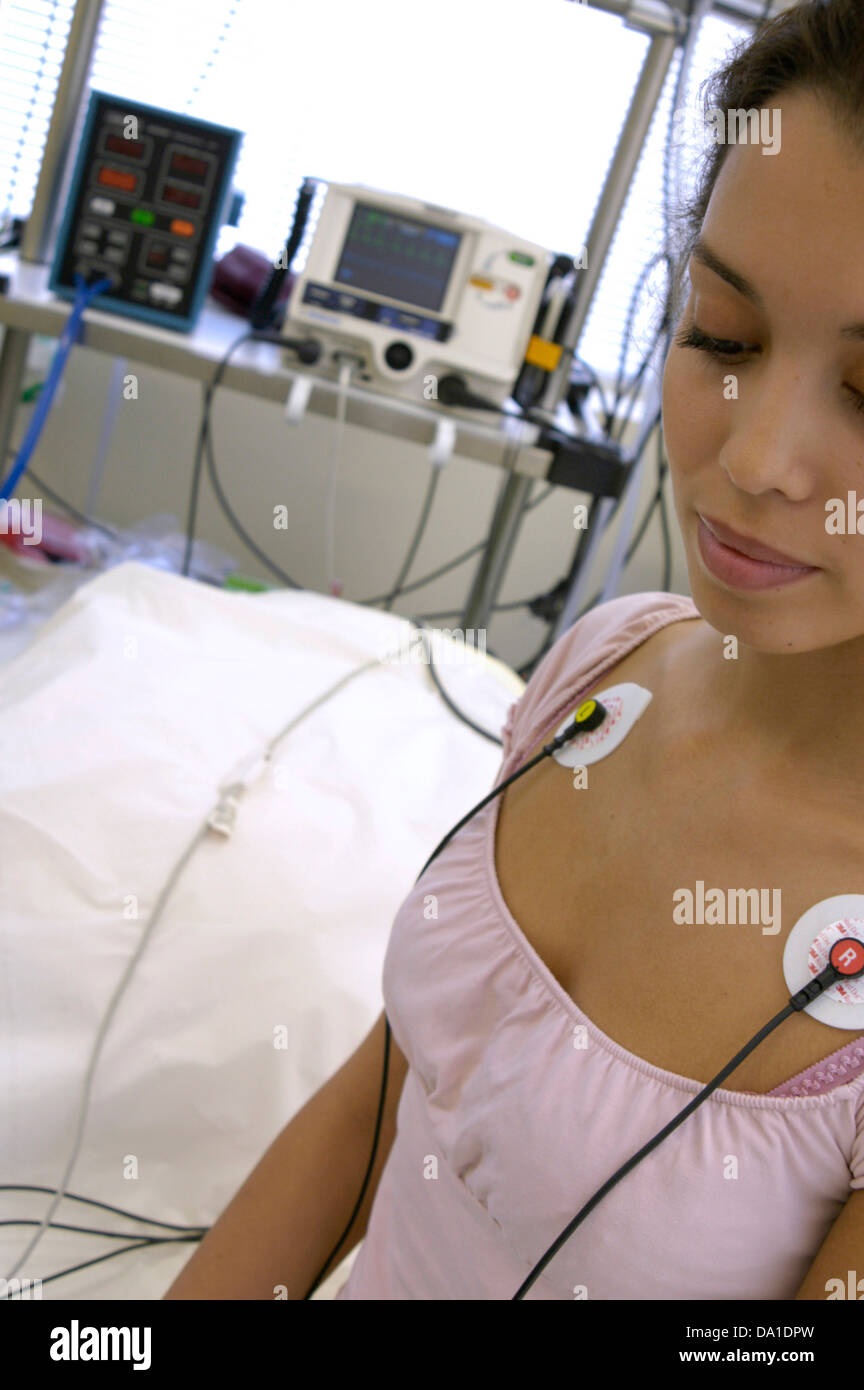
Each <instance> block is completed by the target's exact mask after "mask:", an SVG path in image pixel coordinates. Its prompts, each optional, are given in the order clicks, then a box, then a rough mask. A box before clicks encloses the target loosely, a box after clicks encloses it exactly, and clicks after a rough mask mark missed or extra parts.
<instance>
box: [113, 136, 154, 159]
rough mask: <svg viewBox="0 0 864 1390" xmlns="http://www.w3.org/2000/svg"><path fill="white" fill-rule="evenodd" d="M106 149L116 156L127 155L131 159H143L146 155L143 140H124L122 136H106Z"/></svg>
mask: <svg viewBox="0 0 864 1390" xmlns="http://www.w3.org/2000/svg"><path fill="white" fill-rule="evenodd" d="M105 148H106V150H111V151H112V152H113V153H114V154H125V155H128V157H129V158H130V159H141V158H143V155H144V144H143V142H142V141H141V140H124V139H123V136H122V135H106V137H105Z"/></svg>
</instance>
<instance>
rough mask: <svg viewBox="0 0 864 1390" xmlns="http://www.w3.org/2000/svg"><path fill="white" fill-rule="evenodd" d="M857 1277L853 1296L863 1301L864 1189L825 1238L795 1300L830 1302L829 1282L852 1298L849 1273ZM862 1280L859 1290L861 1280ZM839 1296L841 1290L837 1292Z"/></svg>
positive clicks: (848, 1204)
mask: <svg viewBox="0 0 864 1390" xmlns="http://www.w3.org/2000/svg"><path fill="white" fill-rule="evenodd" d="M850 1271H851V1272H852V1273H853V1274H854V1280H853V1281H852V1282H853V1283H854V1285H855V1288H856V1292H855V1293H854V1295H852V1297H854V1298H856V1299H860V1300H862V1301H864V1189H858V1190H856V1191H855V1192H853V1193H852V1195H851V1197H850V1198H849V1199H848V1201H847V1202H846V1205H845V1207H844V1208H843V1210H842V1211H841V1213H840V1215H839V1216H838V1217H837V1220H836V1221H835V1222H834V1225H833V1226H832V1227H831V1230H830V1231H829V1232H828V1234H827V1236H826V1237H825V1239H824V1241H823V1242H822V1245H821V1246H820V1249H819V1254H818V1255H817V1256H816V1258H815V1260H814V1261H813V1263H812V1265H811V1266H810V1268H809V1269H808V1271H807V1277H806V1279H805V1280H804V1283H803V1284H802V1285H801V1287H800V1289H799V1290H798V1292H797V1294H796V1295H795V1298H796V1299H799V1298H805V1299H810V1300H813V1299H817V1298H821V1299H827V1297H828V1295H829V1293H831V1292H833V1290H832V1289H830V1288H829V1287H827V1285H828V1281H829V1279H839V1280H841V1281H842V1284H843V1288H844V1289H845V1297H846V1298H849V1297H850V1293H849V1273H850ZM859 1279H860V1280H861V1285H860V1288H859V1287H858V1280H859ZM837 1292H838V1293H839V1290H838V1291H837Z"/></svg>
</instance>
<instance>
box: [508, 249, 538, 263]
mask: <svg viewBox="0 0 864 1390" xmlns="http://www.w3.org/2000/svg"><path fill="white" fill-rule="evenodd" d="M510 259H511V261H515V262H516V264H517V265H533V264H534V257H533V256H526V254H525V252H524V251H511V252H510Z"/></svg>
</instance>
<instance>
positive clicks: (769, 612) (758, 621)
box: [687, 556, 864, 656]
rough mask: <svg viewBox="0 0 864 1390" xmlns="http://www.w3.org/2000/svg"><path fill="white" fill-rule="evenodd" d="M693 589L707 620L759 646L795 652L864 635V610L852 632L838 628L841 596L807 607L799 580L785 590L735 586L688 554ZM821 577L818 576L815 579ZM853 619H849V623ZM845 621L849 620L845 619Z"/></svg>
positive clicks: (778, 653)
mask: <svg viewBox="0 0 864 1390" xmlns="http://www.w3.org/2000/svg"><path fill="white" fill-rule="evenodd" d="M687 571H688V574H689V578H690V593H691V595H692V598H693V602H694V603H695V605H696V607H697V608H698V609H699V612H700V614H701V615H702V617H703V618H704V619H705V622H706V623H708V624H709V626H710V627H713V628H714V630H715V631H716V632H718V633H720V635H721V636H722V637H730V636H734V637H737V638H738V641H739V642H740V643H741V644H742V645H744V646H747V647H750V648H752V649H753V650H754V651H758V652H765V653H766V654H768V655H776V656H792V655H795V654H796V653H803V652H813V651H819V650H821V649H822V648H828V647H834V646H837V645H838V644H839V643H841V642H848V641H852V640H854V639H855V638H859V639H860V640H862V641H864V611H862V614H861V619H860V625H859V626H858V627H857V630H856V629H855V628H854V627H853V630H852V631H851V632H848V631H839V630H837V625H836V617H837V608H836V602H835V603H834V604H830V605H829V602H828V600H826V601H825V603H824V604H823V605H821V607H822V608H823V609H824V611H823V612H822V613H821V616H820V612H819V610H820V605H819V604H818V603H817V604H816V605H815V606H814V604H813V602H812V600H811V602H810V603H808V604H807V605H806V612H805V611H802V601H801V597H800V596H799V595H798V594H796V592H795V589H796V586H795V585H790V586H789V587H788V588H787V589H785V590H777V589H763V590H757V591H755V592H754V591H753V590H744V589H742V590H740V591H736V590H732V589H725V588H723V587H722V586H721V585H720V583H719V582H718V581H716V580H714V579H712V578H711V577H710V576H708V575H706V574H705V573H704V571H703V570H702V567H701V565H700V563H699V560H698V559H696V558H695V557H692V556H688V561H687ZM816 582H818V580H817V581H816ZM847 625H848V624H847ZM844 626H845V625H844Z"/></svg>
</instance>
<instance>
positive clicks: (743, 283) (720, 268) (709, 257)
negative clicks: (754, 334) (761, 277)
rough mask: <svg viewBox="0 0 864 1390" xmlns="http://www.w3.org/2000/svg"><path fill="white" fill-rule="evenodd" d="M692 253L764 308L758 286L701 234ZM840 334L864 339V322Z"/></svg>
mask: <svg viewBox="0 0 864 1390" xmlns="http://www.w3.org/2000/svg"><path fill="white" fill-rule="evenodd" d="M690 254H691V255H692V256H693V258H694V260H697V261H699V262H700V263H701V264H702V265H704V266H706V267H707V268H708V270H713V272H714V274H715V275H719V276H720V278H721V279H722V280H725V281H726V283H727V284H728V285H731V286H732V288H733V290H737V291H738V293H739V294H740V295H743V297H744V298H745V299H749V300H750V302H751V304H755V305H757V307H758V308H760V309H764V307H765V302H764V300H763V298H762V296H761V294H760V293H759V291H758V290H757V289H756V286H755V285H752V284H751V283H750V281H749V280H747V279H745V277H744V276H743V275H741V274H740V273H739V271H737V270H733V269H732V267H731V266H729V265H727V264H726V262H725V261H721V259H720V257H719V256H718V255H717V252H716V251H714V250H712V248H711V247H710V246H709V245H708V244H707V242H706V241H705V240H704V239H703V238H702V237H701V236H700V237H697V239H696V241H695V242H694V243H693V249H692V251H691V253H690ZM840 336H841V337H842V338H855V339H861V340H862V341H864V323H850V324H847V325H846V327H845V328H841V329H840Z"/></svg>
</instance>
